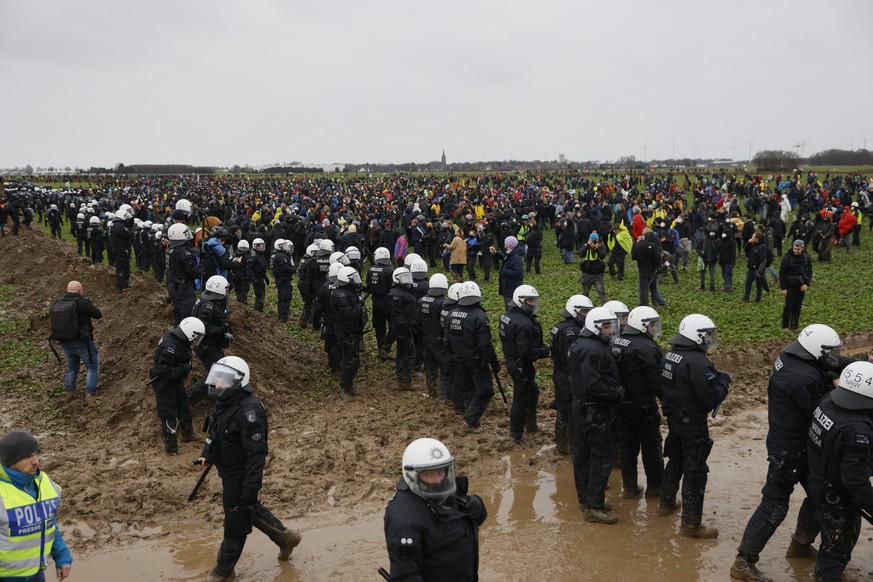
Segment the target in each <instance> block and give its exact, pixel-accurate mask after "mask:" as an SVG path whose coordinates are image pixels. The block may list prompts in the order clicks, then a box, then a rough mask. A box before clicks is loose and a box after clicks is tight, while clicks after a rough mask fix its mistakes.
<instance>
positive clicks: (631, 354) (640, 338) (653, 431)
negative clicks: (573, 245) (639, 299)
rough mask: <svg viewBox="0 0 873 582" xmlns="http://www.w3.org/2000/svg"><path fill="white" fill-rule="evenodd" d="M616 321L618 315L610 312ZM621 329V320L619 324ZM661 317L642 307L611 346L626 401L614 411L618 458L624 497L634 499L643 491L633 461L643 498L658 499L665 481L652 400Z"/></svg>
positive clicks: (657, 380)
mask: <svg viewBox="0 0 873 582" xmlns="http://www.w3.org/2000/svg"><path fill="white" fill-rule="evenodd" d="M613 313H615V314H616V315H617V316H618V313H617V312H615V311H613ZM619 323H620V320H619ZM660 335H661V316H660V315H658V312H657V311H655V310H654V309H652V308H651V307H648V306H645V305H641V306H639V307H635V308H634V309H632V310H631V311H630V313H628V314H627V325H626V326H625V327H623V328H622V334H621V336H618V337H615V338H614V339H613V340H612V353H613V355H614V356H615V359H616V362H618V372H619V376H620V378H621V385H622V387H623V388H624V390H625V399H624V401H623V402H622V403H621V404H620V405H619V407H618V442H619V451H620V457H621V478H622V479H621V480H622V496H623V497H625V498H633V497H636V496H637V495H639V494H640V493H641V492H642V490H641V489H640V486H639V484H638V483H637V457H638V456H639V454H640V452H642V456H643V469H644V470H645V472H646V494H647V495H648V496H654V497H657V496H658V495H660V490H661V481H662V480H663V477H664V450H663V446H662V441H661V414H660V413H659V412H658V402H657V400H656V397H661V396H662V391H661V358H662V357H663V354H662V353H661V348H659V347H658V343H657V339H658V337H659V336H660Z"/></svg>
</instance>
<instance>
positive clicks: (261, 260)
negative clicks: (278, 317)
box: [246, 251, 270, 311]
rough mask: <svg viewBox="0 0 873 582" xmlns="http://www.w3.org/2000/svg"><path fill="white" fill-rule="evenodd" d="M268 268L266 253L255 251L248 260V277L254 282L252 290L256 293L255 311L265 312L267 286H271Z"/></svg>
mask: <svg viewBox="0 0 873 582" xmlns="http://www.w3.org/2000/svg"><path fill="white" fill-rule="evenodd" d="M267 267H268V264H267V257H266V251H253V252H252V253H251V255H249V257H248V258H247V259H246V275H248V278H249V281H251V282H252V289H253V290H254V292H255V305H254V308H255V311H263V310H264V295H265V294H266V292H267V291H266V286H267V285H269V284H270V278H269V277H267Z"/></svg>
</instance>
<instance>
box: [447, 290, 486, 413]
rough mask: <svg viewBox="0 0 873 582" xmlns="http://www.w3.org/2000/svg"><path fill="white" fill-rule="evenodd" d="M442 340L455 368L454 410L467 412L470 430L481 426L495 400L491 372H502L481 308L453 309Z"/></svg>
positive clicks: (449, 314)
mask: <svg viewBox="0 0 873 582" xmlns="http://www.w3.org/2000/svg"><path fill="white" fill-rule="evenodd" d="M443 338H444V342H445V343H446V345H447V347H448V349H449V351H450V353H451V354H452V362H453V364H454V384H453V386H454V390H455V393H456V395H457V396H456V398H455V406H456V409H457V407H458V406H459V405H460V407H461V408H462V409H463V411H464V422H466V423H467V425H468V426H471V427H477V426H479V420H480V419H481V418H482V415H483V414H485V409H486V408H488V403H489V402H490V401H491V398H492V397H493V396H494V388H492V384H491V370H489V369H488V366H489V365H490V366H491V369H492V370H497V369H499V367H500V366H499V363H498V361H497V354H496V353H495V351H494V346H493V345H491V327H490V325H489V323H488V316H487V315H485V310H484V309H482V307H481V305H479V304H478V303H476V304H475V305H460V304H455V305H452V306H451V307H450V308H449V310H448V313H447V314H446V316H445V318H444V320H443Z"/></svg>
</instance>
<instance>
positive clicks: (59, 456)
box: [0, 229, 873, 581]
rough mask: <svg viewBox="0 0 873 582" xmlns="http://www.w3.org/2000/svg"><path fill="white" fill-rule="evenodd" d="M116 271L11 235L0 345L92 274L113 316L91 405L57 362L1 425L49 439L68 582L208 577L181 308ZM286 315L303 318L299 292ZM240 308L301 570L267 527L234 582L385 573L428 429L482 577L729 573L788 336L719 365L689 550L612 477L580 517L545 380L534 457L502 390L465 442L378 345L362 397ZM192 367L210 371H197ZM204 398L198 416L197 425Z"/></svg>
mask: <svg viewBox="0 0 873 582" xmlns="http://www.w3.org/2000/svg"><path fill="white" fill-rule="evenodd" d="M112 276H113V275H112V273H111V271H110V270H109V269H108V268H107V267H105V266H103V265H98V266H95V265H92V264H91V263H90V261H88V260H86V259H84V258H81V257H78V256H77V255H76V254H75V250H74V249H72V248H71V247H70V246H69V245H68V244H67V243H64V242H61V241H56V240H53V239H51V238H49V237H46V236H44V235H42V234H39V233H37V232H31V231H28V230H27V229H23V232H22V235H21V236H18V237H12V236H6V237H4V238H2V239H0V284H3V285H9V286H12V288H11V293H12V295H13V299H12V303H11V305H9V306H7V308H6V309H5V312H4V313H2V318H3V319H4V320H7V319H20V320H24V321H26V322H27V323H26V325H24V326H22V327H21V328H16V329H15V330H14V331H13V332H10V333H6V334H5V335H3V336H0V340H2V341H4V342H8V341H14V342H16V343H20V344H21V345H30V344H28V342H34V341H38V342H41V344H40V349H42V348H43V347H45V341H44V339H45V338H46V337H47V336H48V333H49V332H48V320H47V313H48V308H49V305H50V304H51V301H52V300H53V299H54V298H56V297H58V296H60V295H61V294H62V293H63V291H64V289H65V286H66V283H67V282H68V281H69V280H70V279H78V280H79V281H81V282H82V283H83V285H84V289H85V295H86V296H88V297H89V298H90V299H92V301H94V303H95V304H96V305H97V306H98V307H99V308H100V309H102V310H103V314H104V317H103V319H102V320H100V321H98V322H96V324H95V328H96V332H95V336H96V341H97V344H98V346H99V348H100V360H101V362H100V364H101V377H100V384H99V386H98V394H99V398H98V399H96V400H95V401H85V400H84V398H83V390H82V382H83V380H84V371H83V373H82V374H80V379H79V382H80V384H79V390H78V391H77V393H76V395H75V396H73V397H72V398H68V397H67V396H65V395H64V394H62V392H61V390H62V384H63V366H62V365H59V364H58V363H57V362H56V361H55V360H54V358H53V357H52V356H50V355H49V356H48V357H45V358H41V362H40V363H37V364H36V365H34V366H23V367H22V368H21V369H19V370H16V371H15V372H14V374H15V377H14V379H12V380H13V381H14V382H20V383H21V384H22V385H25V384H26V385H28V386H33V387H34V388H32V389H31V390H29V391H24V390H15V389H8V388H7V390H6V392H5V394H4V396H3V401H2V405H0V424H2V428H3V430H4V431H5V430H8V429H11V428H13V427H14V428H23V429H27V430H30V431H33V432H34V433H35V434H37V435H38V436H39V438H40V441H41V445H42V449H43V453H44V454H43V466H44V468H45V469H46V470H47V471H48V472H50V473H51V475H52V477H53V478H54V479H55V480H56V481H57V482H58V483H59V484H61V485H62V486H63V487H64V502H63V506H62V511H61V518H62V521H61V523H62V529H63V531H64V533H65V538H66V539H67V542H68V544H69V545H70V546H71V549H72V551H73V553H74V557H75V558H76V560H77V561H76V563H75V564H74V568H73V576H74V578H73V579H74V580H95V581H101V580H106V581H110V580H197V579H201V578H203V577H204V574H206V573H208V571H209V569H210V568H211V566H212V564H213V560H214V552H215V550H216V549H217V544H218V541H219V539H220V528H221V510H220V483H219V480H218V479H217V477H216V476H214V475H210V477H209V478H208V479H207V481H206V484H205V486H204V487H203V488H202V489H201V492H200V495H199V497H198V499H197V500H196V501H195V502H194V503H191V504H189V503H187V501H186V497H187V495H188V493H189V492H190V490H191V488H192V487H193V485H194V483H195V481H196V479H197V476H198V473H197V472H196V470H195V468H193V467H192V465H191V461H192V460H193V459H194V458H196V457H197V456H198V453H199V451H200V447H201V443H199V442H197V443H180V454H179V456H178V457H167V456H165V455H164V454H163V452H162V447H161V439H160V432H159V424H158V420H157V416H156V414H155V411H154V397H153V394H152V392H151V390H150V389H149V388H147V387H146V386H145V382H146V380H147V370H148V368H149V366H150V365H151V358H152V355H153V353H154V347H155V344H156V342H157V339H158V338H159V337H160V336H161V334H162V333H163V332H164V331H165V330H166V328H167V327H168V326H169V325H170V324H171V320H172V314H171V308H170V305H169V303H168V301H167V295H166V292H165V290H164V289H163V288H162V287H161V286H160V285H158V284H157V283H156V282H155V281H154V280H153V278H152V277H151V276H141V275H139V274H137V272H136V271H135V270H134V274H133V275H132V276H131V288H130V289H129V290H127V291H126V292H124V293H122V294H118V293H116V292H115V291H114V289H113V286H112ZM293 308H294V311H292V313H296V311H297V298H296V297H295V303H294V305H293ZM231 311H232V313H231V322H232V324H233V327H234V333H235V335H236V338H237V339H236V341H235V342H234V343H233V345H232V347H231V348H230V349H229V350H228V353H229V354H233V355H239V356H242V357H243V358H245V359H246V360H247V361H248V363H249V365H250V367H251V370H252V379H253V384H254V385H255V387H256V389H257V393H258V395H259V396H260V397H261V398H262V399H263V400H264V402H265V404H266V406H267V409H268V411H269V413H270V427H271V432H270V444H271V455H270V458H269V461H268V466H267V470H266V475H265V489H264V490H263V491H262V495H261V499H262V501H263V502H264V503H265V504H266V505H268V506H270V507H271V508H273V510H274V512H275V513H276V514H277V515H278V516H280V517H281V518H282V519H284V520H285V521H286V522H287V523H289V524H291V525H294V526H296V527H300V528H302V529H303V530H304V539H303V543H302V545H301V546H300V548H298V550H296V551H295V555H294V559H293V560H292V562H291V563H289V564H285V563H278V562H276V560H275V557H274V555H273V554H275V551H274V548H272V547H270V545H269V541H268V540H266V538H265V537H264V536H262V535H261V534H259V533H257V532H255V533H254V534H253V535H252V536H251V537H250V538H249V542H248V544H247V549H246V552H245V553H244V556H243V560H242V561H241V563H240V565H239V567H238V568H237V571H238V573H239V574H240V579H241V580H277V581H278V580H331V579H344V580H376V579H379V578H378V576H377V575H376V573H375V570H376V567H378V566H379V565H385V566H387V556H386V554H385V550H384V540H383V538H382V530H381V527H382V524H381V515H382V511H383V509H384V504H385V502H386V500H387V499H388V498H389V497H390V496H391V493H392V489H393V484H394V482H395V481H396V479H397V476H398V470H399V458H400V455H401V453H402V451H403V448H404V447H405V446H406V444H407V443H408V442H409V441H411V440H413V439H414V438H417V437H420V436H432V437H434V438H438V439H440V440H443V441H444V442H445V443H446V444H447V445H448V447H449V448H450V450H451V451H452V452H453V453H454V454H455V456H456V457H457V459H458V466H459V468H460V472H462V473H465V474H467V475H469V476H470V477H471V481H472V485H471V489H472V490H475V491H478V492H481V493H482V494H483V497H484V498H485V500H486V504H487V506H488V510H489V512H490V517H489V520H488V522H486V526H485V527H484V528H483V530H482V560H481V573H482V579H483V580H529V579H535V578H537V579H548V580H596V579H604V578H606V577H611V576H612V575H615V574H618V573H623V574H629V575H630V576H631V577H633V578H636V579H646V578H658V579H667V578H669V579H676V580H697V579H701V580H708V579H713V578H721V579H727V570H728V569H729V567H730V563H731V561H732V555H733V553H734V551H735V548H736V545H737V544H738V543H739V538H740V536H741V535H742V529H743V527H744V525H745V521H746V520H747V519H748V517H749V515H750V514H751V511H752V509H753V508H754V506H755V504H756V503H757V501H758V495H759V490H760V487H761V484H762V479H763V476H764V474H765V472H766V463H765V457H766V455H765V454H764V453H763V438H764V435H765V434H766V410H765V408H764V407H765V404H766V391H765V389H766V378H767V372H768V369H769V366H770V363H771V362H772V360H773V358H774V357H775V354H776V353H777V351H778V349H779V348H780V347H781V344H780V343H771V344H765V345H760V346H758V347H757V349H754V350H749V351H746V352H743V353H719V354H717V355H716V356H715V360H716V364H717V365H718V367H719V368H720V369H723V370H725V371H727V372H730V373H731V374H733V375H734V377H735V379H734V385H733V387H732V390H731V393H730V395H729V397H728V400H727V401H726V402H725V405H724V407H723V409H722V413H721V416H720V417H719V419H717V420H716V421H715V423H716V425H717V427H716V428H715V429H714V430H713V434H714V435H715V436H714V438H715V439H716V445H715V449H714V451H713V455H712V458H711V461H712V463H711V465H712V470H713V472H712V475H711V479H710V485H709V489H708V492H709V493H708V498H707V503H706V506H705V511H706V516H705V517H706V518H707V519H712V520H713V521H714V522H715V524H716V525H718V526H720V527H721V528H722V535H721V537H720V538H719V539H718V540H716V541H706V542H692V541H688V540H684V539H680V538H678V536H677V535H676V529H677V523H676V521H677V519H678V518H676V517H675V516H674V517H670V518H657V517H656V513H655V511H654V509H655V507H656V504H657V503H656V501H651V500H650V501H646V500H632V501H621V500H618V499H617V497H618V495H617V492H618V490H619V484H618V475H617V473H614V474H613V481H612V487H611V489H610V491H609V492H607V497H608V498H609V499H610V500H612V501H613V502H614V503H615V502H618V503H616V507H617V510H618V512H619V514H620V516H621V517H622V521H621V522H620V523H619V524H618V525H616V526H612V527H605V526H595V525H592V524H587V523H585V522H583V521H582V514H581V512H580V511H579V509H578V505H577V504H576V502H575V499H574V497H575V496H574V494H573V486H572V473H571V468H570V465H569V461H568V459H566V458H564V457H560V456H558V455H557V454H556V453H555V452H554V449H553V447H552V446H551V437H550V435H551V434H552V429H553V413H552V411H550V410H548V409H547V408H546V405H547V404H548V402H549V400H550V396H551V395H550V392H551V386H544V387H543V388H544V390H543V397H542V398H541V403H540V406H541V408H540V412H539V422H540V428H541V432H540V433H538V434H535V435H532V437H530V438H529V439H528V443H527V444H526V445H525V446H523V447H515V446H511V445H510V443H509V439H508V435H507V426H508V421H507V418H508V408H507V406H506V405H504V404H503V402H502V401H501V400H500V398H499V396H498V397H496V398H495V399H494V400H493V401H492V403H491V405H490V407H489V409H488V412H487V413H486V415H485V417H484V419H483V426H484V431H483V432H482V433H481V434H473V435H467V436H465V435H464V431H463V430H462V425H463V423H462V422H461V420H460V418H458V417H457V416H455V414H454V413H453V412H451V410H450V409H448V408H446V407H445V406H444V405H442V404H441V403H439V402H437V401H435V400H433V399H431V398H429V397H428V396H427V395H426V394H425V392H424V386H423V382H422V381H420V380H419V381H417V383H416V388H417V390H416V391H414V392H398V391H396V390H394V387H393V363H384V362H380V361H379V360H378V358H376V356H375V346H374V345H373V344H372V342H373V341H374V340H373V339H372V336H368V337H367V341H368V342H371V343H370V345H369V346H368V347H367V349H366V350H365V352H364V353H363V355H362V370H361V373H360V374H359V377H358V380H357V383H356V385H357V388H358V392H359V394H360V396H358V397H356V398H354V399H352V400H351V401H344V400H342V399H341V398H340V397H339V391H338V388H337V387H336V385H335V384H334V382H333V381H332V380H331V379H330V377H329V375H328V374H327V370H326V364H325V358H324V355H323V352H322V351H321V350H320V349H318V348H316V347H314V346H313V345H311V344H309V343H307V342H303V341H300V340H299V339H297V338H295V337H294V336H293V334H289V333H287V332H286V330H285V329H283V327H282V326H280V325H279V324H278V322H276V321H274V320H273V319H272V318H270V317H268V316H266V315H264V314H260V313H256V312H254V311H252V310H250V309H248V308H245V307H242V306H240V305H239V304H237V303H236V302H235V301H232V302H231ZM310 331H311V330H310ZM296 333H306V332H299V331H298V332H296ZM845 340H846V346H847V348H848V349H846V350H844V351H851V347H853V346H854V347H856V348H860V347H862V346H869V345H870V344H871V343H873V334H870V333H865V334H855V335H853V336H852V337H849V338H845ZM62 359H63V358H62ZM197 373H202V371H199V370H198V369H197V367H196V366H195V374H197ZM5 374H7V373H5ZM4 380H6V381H8V380H10V379H9V378H6V379H4ZM508 384H509V381H508V379H507V378H505V377H504V385H508ZM205 406H206V405H205V403H200V404H199V405H198V406H197V407H196V408H195V426H197V425H199V419H201V418H202V416H203V413H204V412H205ZM641 475H642V472H641ZM792 509H793V512H792V514H791V515H792V516H793V515H794V510H796V507H793V508H792ZM790 519H791V517H789V520H790ZM791 525H793V524H789V523H787V522H786V524H785V525H783V527H782V528H781V529H780V530H779V532H778V533H777V537H776V538H774V540H773V541H772V542H771V545H770V546H768V548H767V550H765V553H764V555H763V556H762V563H761V566H762V568H763V569H765V571H767V573H769V574H770V575H773V576H775V577H777V579H782V580H789V579H808V576H809V572H810V567H811V564H808V563H804V562H802V561H800V562H798V561H789V560H787V559H785V558H784V557H782V556H783V555H784V548H785V547H787V544H788V536H789V535H790V533H791V532H790V529H791V527H790V526H791ZM865 527H866V526H865ZM869 536H870V534H869V532H868V530H867V529H865V530H864V531H863V533H862V537H861V542H859V547H858V548H857V549H856V558H855V560H854V562H853V565H854V566H855V567H856V568H857V570H858V571H859V573H860V576H861V577H862V578H864V579H868V578H871V574H870V572H873V557H871V558H863V557H862V556H863V555H864V554H868V555H869V554H870V552H869V549H870V547H871V543H870V539H869ZM120 572H123V574H121V573H120Z"/></svg>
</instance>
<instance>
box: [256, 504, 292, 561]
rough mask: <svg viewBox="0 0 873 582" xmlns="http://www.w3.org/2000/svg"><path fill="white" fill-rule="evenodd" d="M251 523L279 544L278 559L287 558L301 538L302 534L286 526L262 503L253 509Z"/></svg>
mask: <svg viewBox="0 0 873 582" xmlns="http://www.w3.org/2000/svg"><path fill="white" fill-rule="evenodd" d="M252 525H254V526H255V527H256V528H258V529H259V530H261V531H262V532H264V533H265V534H267V537H268V538H270V539H271V540H272V541H273V543H274V544H276V545H277V546H279V559H280V560H288V559H289V558H290V557H291V552H292V551H294V548H296V547H297V544H299V543H300V540H301V539H303V534H301V533H300V532H299V531H297V530H293V529H288V528H286V527H285V526H284V525H283V524H282V522H281V521H279V519H278V518H277V517H276V516H275V515H273V514H272V513H270V510H269V509H267V508H266V507H264V506H263V505H260V506H258V507H257V508H256V509H255V516H254V520H253V521H252Z"/></svg>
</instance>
